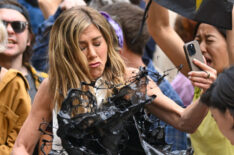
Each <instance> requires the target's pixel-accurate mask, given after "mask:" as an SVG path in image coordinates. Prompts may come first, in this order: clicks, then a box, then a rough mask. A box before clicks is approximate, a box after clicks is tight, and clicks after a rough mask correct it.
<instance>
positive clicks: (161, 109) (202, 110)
mask: <svg viewBox="0 0 234 155" xmlns="http://www.w3.org/2000/svg"><path fill="white" fill-rule="evenodd" d="M193 62H194V63H195V64H196V65H197V66H199V67H200V68H201V69H202V70H203V71H192V72H189V78H190V80H191V81H192V83H193V85H194V86H196V87H199V88H201V89H203V91H206V89H208V88H209V87H210V86H211V84H212V83H213V82H214V81H215V79H216V76H217V72H216V70H215V69H213V68H211V67H209V66H207V65H206V64H204V63H202V62H200V61H197V60H194V61H193ZM149 85H150V86H151V87H152V86H153V83H152V84H149ZM149 94H156V95H157V97H156V99H155V100H154V102H153V103H152V104H150V105H147V108H148V110H149V111H150V112H151V113H153V114H154V115H156V116H157V117H158V118H160V119H161V120H163V121H165V122H167V123H168V124H171V125H172V126H174V127H175V128H177V129H179V130H182V131H185V132H189V133H192V132H194V131H195V130H196V129H197V127H198V126H199V124H200V123H201V121H202V120H203V118H204V117H205V116H206V114H207V111H208V107H207V106H205V105H203V104H201V103H199V99H198V100H196V101H195V102H194V103H193V104H191V105H189V106H188V107H187V108H186V109H183V108H182V107H180V106H178V105H177V104H176V103H174V101H172V100H171V99H169V98H168V97H166V96H165V95H163V94H162V93H161V91H160V89H159V88H158V87H157V86H155V88H153V89H149Z"/></svg>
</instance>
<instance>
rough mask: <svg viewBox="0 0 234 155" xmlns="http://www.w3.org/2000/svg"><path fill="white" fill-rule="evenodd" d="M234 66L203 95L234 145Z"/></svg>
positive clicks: (223, 73) (223, 131) (224, 72)
mask: <svg viewBox="0 0 234 155" xmlns="http://www.w3.org/2000/svg"><path fill="white" fill-rule="evenodd" d="M233 77H234V66H231V67H230V68H228V69H226V70H224V71H223V72H222V73H220V74H219V76H218V78H217V80H216V81H215V82H214V83H213V84H212V85H211V87H210V88H209V89H208V90H207V91H206V92H205V93H204V94H203V95H202V97H201V101H202V103H204V104H205V105H207V106H208V107H210V111H211V114H212V117H213V118H214V120H215V121H216V123H217V124H218V127H219V129H220V131H221V132H222V133H223V135H224V136H225V137H227V138H228V139H229V140H230V142H231V143H232V145H234V79H233Z"/></svg>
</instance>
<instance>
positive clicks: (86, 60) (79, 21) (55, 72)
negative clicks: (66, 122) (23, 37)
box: [13, 7, 213, 154]
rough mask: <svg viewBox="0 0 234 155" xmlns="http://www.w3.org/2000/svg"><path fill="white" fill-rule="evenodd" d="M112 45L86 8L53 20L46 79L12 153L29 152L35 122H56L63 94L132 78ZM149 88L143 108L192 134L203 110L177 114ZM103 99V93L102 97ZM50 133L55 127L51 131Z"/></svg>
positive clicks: (99, 19) (104, 26)
mask: <svg viewBox="0 0 234 155" xmlns="http://www.w3.org/2000/svg"><path fill="white" fill-rule="evenodd" d="M116 40H117V38H116V37H115V33H114V30H113V29H112V28H111V27H110V25H109V24H108V22H107V20H106V19H105V18H104V17H103V16H102V15H101V14H100V13H99V12H98V11H96V10H94V9H91V8H89V7H73V8H71V9H69V10H66V11H64V12H63V13H62V14H61V15H60V16H59V17H58V18H57V20H56V22H55V23H54V25H53V27H52V30H51V32H50V42H49V63H50V69H49V78H48V79H46V80H44V81H43V83H42V84H41V86H40V88H39V91H38V93H37V95H36V98H35V101H34V103H33V108H32V111H31V113H30V115H29V117H28V118H27V120H26V122H25V124H24V126H23V128H22V130H21V132H20V134H19V136H18V138H17V141H16V143H15V146H14V149H13V154H17V153H18V152H21V154H31V153H32V151H33V148H34V146H35V144H36V142H37V140H38V138H39V136H40V132H39V131H38V127H39V125H40V123H41V122H43V121H46V122H50V121H51V120H52V119H53V123H54V122H55V121H56V112H58V110H59V109H60V107H61V103H62V101H63V100H64V98H65V97H66V95H67V91H68V90H69V89H71V88H80V83H81V82H87V83H89V82H90V81H93V80H97V79H98V78H100V77H101V78H102V79H103V80H106V81H109V82H111V83H112V84H119V83H123V82H125V81H126V80H128V78H129V77H132V76H133V75H132V71H133V70H132V69H129V68H126V67H125V65H124V63H123V61H122V59H121V58H120V56H119V54H118V53H117V51H118V48H119V47H118V44H117V41H116ZM199 66H200V67H201V68H203V69H205V70H207V66H204V65H203V64H201V63H199ZM212 76H213V75H212ZM149 85H150V87H151V89H150V90H149V91H148V95H152V94H156V95H157V97H156V99H154V100H153V103H152V104H148V105H147V107H146V109H147V110H148V111H149V112H151V113H153V114H155V115H156V116H157V117H158V118H160V119H162V120H164V121H165V122H167V123H169V124H171V125H173V126H174V127H176V128H177V129H180V130H183V131H186V132H194V131H195V130H196V128H197V126H198V125H199V124H200V122H201V121H202V119H203V117H204V116H205V114H206V112H207V107H206V106H205V105H203V104H200V103H198V102H196V103H194V104H192V105H190V106H188V107H187V108H186V109H183V108H181V107H180V106H178V105H177V104H176V103H174V102H173V101H172V100H171V99H169V98H167V97H166V96H164V95H163V94H162V92H161V91H160V89H159V88H158V87H157V86H156V85H155V84H154V82H152V81H150V83H149ZM85 89H87V87H85V88H84V90H85ZM92 92H93V94H94V95H95V92H94V91H92ZM105 95H106V96H107V95H108V93H105V94H104V95H103V94H102V96H105ZM97 97H98V96H97ZM53 129H55V130H56V129H57V128H56V127H55V126H53ZM53 134H54V140H53V141H54V144H58V143H59V141H60V140H59V138H56V131H55V132H53ZM55 141H56V142H55ZM53 146H54V145H53ZM53 149H55V148H53Z"/></svg>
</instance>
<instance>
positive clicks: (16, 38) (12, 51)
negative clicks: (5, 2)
mask: <svg viewBox="0 0 234 155" xmlns="http://www.w3.org/2000/svg"><path fill="white" fill-rule="evenodd" d="M0 19H1V20H3V21H5V22H12V21H22V22H27V20H26V18H25V17H24V16H23V15H22V14H21V13H19V12H18V11H16V10H12V9H5V8H2V9H0ZM6 29H7V33H8V43H7V47H6V48H7V49H6V50H5V51H4V52H3V53H2V54H4V55H6V56H10V57H16V56H19V55H22V54H23V52H24V51H25V49H26V47H27V46H29V45H30V38H29V31H28V28H27V26H26V28H25V29H24V31H22V32H18V33H17V32H15V31H14V29H13V28H12V26H11V24H7V26H6Z"/></svg>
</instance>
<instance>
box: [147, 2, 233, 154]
mask: <svg viewBox="0 0 234 155" xmlns="http://www.w3.org/2000/svg"><path fill="white" fill-rule="evenodd" d="M148 14H149V16H148V18H147V24H148V29H149V32H150V33H151V35H152V36H153V38H154V39H155V41H156V42H157V44H158V45H159V46H160V48H161V49H162V50H163V51H164V52H165V54H166V55H167V56H168V57H169V58H170V59H171V60H172V62H173V63H174V64H175V65H179V64H183V65H184V68H183V69H182V73H183V74H184V75H185V76H188V78H189V79H190V80H191V82H192V84H193V85H194V86H196V87H198V88H203V90H204V91H203V92H205V91H206V90H207V89H208V88H209V87H210V84H211V83H213V81H214V79H213V80H211V78H212V77H210V72H213V73H214V72H216V71H217V73H218V74H219V73H221V72H222V71H223V70H224V69H225V68H228V67H229V51H228V42H227V39H226V35H225V32H224V33H223V30H221V29H219V28H217V27H215V26H212V25H209V24H205V23H200V24H198V25H197V29H196V32H195V36H194V39H195V40H197V41H198V42H199V44H200V48H201V52H202V54H203V56H204V58H205V60H206V64H207V65H208V66H209V67H210V70H209V71H208V72H207V71H201V72H200V75H201V77H206V79H207V80H209V82H207V83H206V84H205V83H203V82H205V80H204V79H201V78H193V77H191V75H194V74H197V73H195V72H193V71H192V72H190V70H189V67H188V64H187V61H186V57H185V54H184V50H183V45H184V42H183V41H182V39H181V38H180V37H179V36H178V34H177V33H176V32H175V31H174V29H173V28H172V27H171V26H170V25H169V16H168V11H167V10H166V9H165V8H163V7H162V6H160V5H158V4H157V3H155V2H153V3H152V4H151V7H150V9H149V13H148ZM233 14H234V13H233ZM232 31H233V30H232ZM229 33H230V32H229ZM197 62H198V61H196V60H194V64H197ZM214 69H215V70H214ZM199 81H200V83H198V82H199ZM208 83H209V84H208ZM196 90H198V89H197V88H195V92H194V101H195V100H197V99H198V98H199V97H200V95H201V93H200V91H196ZM191 142H192V147H193V149H194V153H195V154H196V155H201V154H204V155H205V154H216V155H230V154H233V152H234V147H233V146H232V145H231V144H230V143H229V141H228V140H227V139H226V138H225V137H224V136H223V135H222V134H221V133H220V131H219V129H218V126H217V124H216V123H215V121H214V120H213V118H212V117H211V113H210V112H208V114H207V116H206V117H205V119H204V120H203V121H202V123H201V125H200V126H199V127H198V129H197V130H196V132H195V133H193V134H191Z"/></svg>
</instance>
